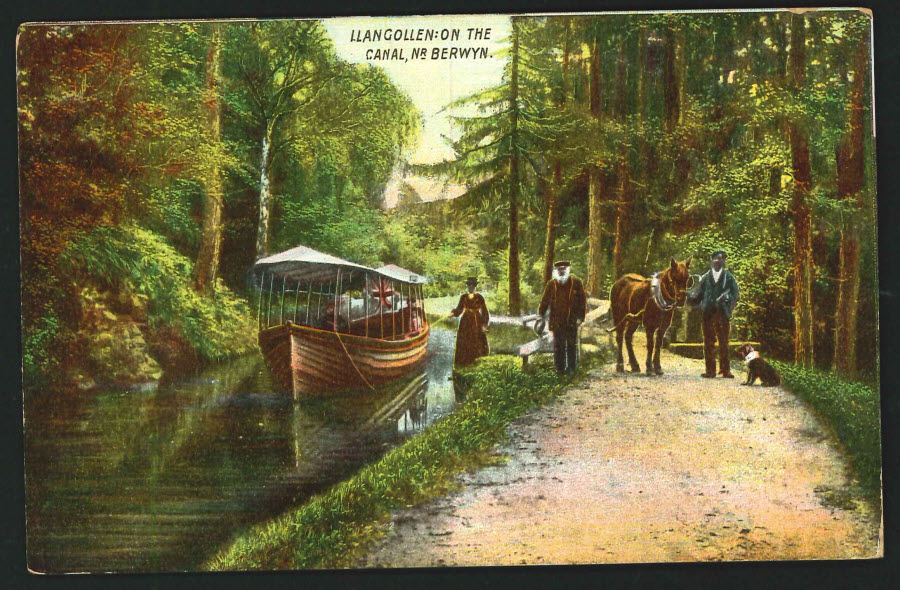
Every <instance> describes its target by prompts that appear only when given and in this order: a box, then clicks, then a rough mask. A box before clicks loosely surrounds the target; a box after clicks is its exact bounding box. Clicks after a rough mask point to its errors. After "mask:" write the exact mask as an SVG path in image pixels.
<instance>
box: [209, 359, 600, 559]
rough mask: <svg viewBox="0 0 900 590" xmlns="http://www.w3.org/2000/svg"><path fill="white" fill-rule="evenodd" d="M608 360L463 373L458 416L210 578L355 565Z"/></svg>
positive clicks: (497, 366)
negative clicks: (560, 371) (568, 367)
mask: <svg viewBox="0 0 900 590" xmlns="http://www.w3.org/2000/svg"><path fill="white" fill-rule="evenodd" d="M602 361H603V359H602V355H600V354H592V355H585V357H584V358H583V362H582V367H581V369H580V370H579V371H578V372H577V373H576V374H574V375H572V376H568V377H564V378H560V377H558V376H557V375H556V373H555V372H554V371H553V369H552V359H550V358H542V359H540V360H539V361H538V362H537V363H535V364H534V365H533V366H532V367H531V368H530V369H529V370H528V371H527V372H523V371H522V370H521V368H520V363H519V361H518V359H517V358H515V357H510V356H492V357H487V358H485V359H482V360H481V361H479V362H477V363H476V364H475V365H473V366H472V367H469V368H466V369H464V370H461V371H459V372H458V373H457V374H456V375H455V380H456V385H457V387H459V389H460V390H461V392H464V394H465V396H466V401H465V403H464V404H462V405H461V406H460V407H459V409H458V410H457V411H456V412H454V413H453V414H451V415H449V416H447V417H446V418H445V419H444V420H442V421H441V422H439V423H437V424H434V425H432V426H431V427H429V428H428V429H426V430H425V431H423V432H422V433H420V434H419V435H417V436H415V437H413V438H411V439H410V440H409V441H407V442H406V443H405V444H403V445H401V446H400V447H397V448H396V449H393V450H391V451H390V452H388V453H387V454H386V455H385V456H384V457H383V458H382V459H381V460H379V461H378V462H376V463H374V464H372V465H370V466H368V467H365V468H364V469H362V470H361V471H360V472H359V473H357V474H356V475H355V476H353V477H352V478H350V479H349V480H347V481H345V482H342V483H340V484H337V485H336V486H334V487H332V488H331V489H330V490H328V491H327V492H325V493H323V494H321V495H319V496H316V497H314V498H313V499H312V500H310V501H309V502H307V503H306V504H304V505H302V506H300V507H299V508H295V509H292V510H290V511H288V512H286V513H284V514H283V515H281V516H280V517H277V518H275V519H274V520H271V521H268V522H265V523H262V524H259V525H256V526H254V527H252V528H250V529H248V530H247V531H245V532H244V533H243V534H240V535H239V536H237V537H236V538H235V540H234V541H233V542H232V543H231V544H230V545H229V546H227V547H226V548H224V549H222V550H221V551H220V552H219V553H217V554H216V555H215V556H213V557H212V558H211V559H210V560H208V561H207V562H206V563H204V564H202V566H201V568H202V569H204V570H210V571H216V570H223V571H224V570H230V571H235V570H237V571H241V570H257V569H262V570H268V569H330V568H341V567H349V566H351V565H352V564H353V563H354V561H355V560H356V559H357V558H358V557H359V556H360V555H362V554H364V553H365V552H366V550H367V549H368V548H369V547H371V546H372V545H373V544H374V543H375V541H377V540H378V539H379V538H381V537H383V536H384V535H385V534H386V532H387V528H386V527H387V525H388V524H389V522H390V514H391V510H394V509H397V508H402V507H407V506H411V505H414V504H419V503H423V502H425V501H428V500H431V499H433V498H436V497H439V496H441V495H444V494H446V493H447V492H449V491H450V490H452V489H453V488H454V487H455V486H456V485H458V484H456V482H455V476H456V475H457V474H458V473H461V472H463V471H466V470H470V469H475V468H478V467H482V466H486V465H489V464H490V463H491V462H492V461H496V458H494V457H492V456H491V453H490V451H491V450H492V449H493V447H494V446H495V445H496V444H497V443H499V442H500V441H501V440H503V438H504V437H505V436H506V431H507V426H508V425H509V423H510V422H512V421H513V420H515V419H516V418H519V417H521V416H523V415H524V414H525V413H526V412H527V411H528V410H530V409H532V408H535V407H537V406H540V405H543V404H545V403H547V402H548V401H550V400H551V399H553V398H555V397H556V396H558V395H559V394H560V393H561V392H562V391H563V390H565V389H566V388H567V387H568V386H571V385H574V384H577V383H579V382H581V381H583V380H584V379H586V378H587V375H588V373H589V372H590V371H591V370H592V369H593V368H595V367H597V366H600V364H602Z"/></svg>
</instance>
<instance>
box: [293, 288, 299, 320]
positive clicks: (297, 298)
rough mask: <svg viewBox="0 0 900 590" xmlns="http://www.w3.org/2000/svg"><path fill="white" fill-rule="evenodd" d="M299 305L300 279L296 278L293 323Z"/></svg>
mask: <svg viewBox="0 0 900 590" xmlns="http://www.w3.org/2000/svg"><path fill="white" fill-rule="evenodd" d="M298 307H300V280H297V293H296V294H295V295H294V323H295V324H296V323H297V308H298Z"/></svg>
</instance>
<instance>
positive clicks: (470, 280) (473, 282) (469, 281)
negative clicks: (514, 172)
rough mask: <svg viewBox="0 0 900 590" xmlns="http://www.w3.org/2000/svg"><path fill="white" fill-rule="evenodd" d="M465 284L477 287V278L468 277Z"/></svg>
mask: <svg viewBox="0 0 900 590" xmlns="http://www.w3.org/2000/svg"><path fill="white" fill-rule="evenodd" d="M466 284H467V285H477V284H478V278H476V277H469V278H467V279H466Z"/></svg>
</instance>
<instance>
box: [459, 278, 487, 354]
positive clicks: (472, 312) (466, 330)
mask: <svg viewBox="0 0 900 590" xmlns="http://www.w3.org/2000/svg"><path fill="white" fill-rule="evenodd" d="M477 286H478V279H476V278H475V277H469V279H468V280H467V281H466V291H467V292H466V293H463V294H462V295H460V297H459V304H458V305H457V306H456V308H455V309H454V310H453V311H451V312H450V316H451V317H458V318H459V329H458V330H457V332H456V356H455V357H454V359H453V364H454V366H457V367H464V366H466V365H470V364H472V363H473V362H475V360H476V359H478V358H480V357H483V356H487V355H488V354H489V353H490V350H489V349H488V342H487V336H486V335H485V333H484V330H485V328H486V327H487V325H488V322H489V321H490V319H491V316H490V314H489V313H488V309H487V304H485V302H484V297H482V296H481V293H476V292H475V288H476V287H477ZM460 316H461V317H460Z"/></svg>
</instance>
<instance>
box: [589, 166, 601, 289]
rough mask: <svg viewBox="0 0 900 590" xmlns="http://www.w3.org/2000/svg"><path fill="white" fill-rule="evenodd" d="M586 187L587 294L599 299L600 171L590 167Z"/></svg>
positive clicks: (595, 167)
mask: <svg viewBox="0 0 900 590" xmlns="http://www.w3.org/2000/svg"><path fill="white" fill-rule="evenodd" d="M588 182H589V183H590V184H589V186H588V284H587V292H588V295H590V296H591V297H600V295H601V289H602V282H603V250H602V248H601V238H602V237H603V229H602V225H601V215H600V201H601V196H600V195H601V188H602V187H601V185H600V182H601V181H600V170H599V168H598V167H597V166H592V167H591V170H590V177H589V181H588Z"/></svg>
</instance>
